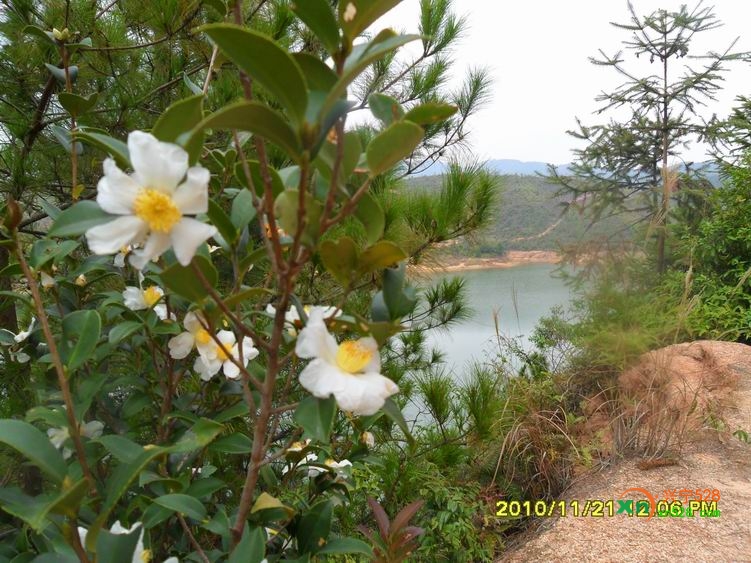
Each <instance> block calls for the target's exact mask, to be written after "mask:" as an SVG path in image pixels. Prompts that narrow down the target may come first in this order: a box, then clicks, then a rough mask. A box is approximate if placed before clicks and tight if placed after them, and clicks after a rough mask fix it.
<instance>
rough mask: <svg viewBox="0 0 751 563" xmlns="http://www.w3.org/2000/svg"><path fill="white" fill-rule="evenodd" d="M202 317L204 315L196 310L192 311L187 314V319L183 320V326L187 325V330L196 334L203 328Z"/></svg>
mask: <svg viewBox="0 0 751 563" xmlns="http://www.w3.org/2000/svg"><path fill="white" fill-rule="evenodd" d="M202 318H203V317H200V316H199V315H198V314H197V313H195V312H194V311H190V312H189V313H188V314H187V315H185V319H184V320H183V326H184V327H185V330H187V331H189V332H190V333H191V334H195V333H196V332H198V331H199V330H201V329H202V328H203V326H202V325H201V322H200V320H201V319H202Z"/></svg>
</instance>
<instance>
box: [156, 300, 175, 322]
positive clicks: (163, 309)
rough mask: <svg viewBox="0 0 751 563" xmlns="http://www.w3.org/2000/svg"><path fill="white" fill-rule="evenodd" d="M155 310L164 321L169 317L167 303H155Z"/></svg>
mask: <svg viewBox="0 0 751 563" xmlns="http://www.w3.org/2000/svg"><path fill="white" fill-rule="evenodd" d="M154 312H155V313H156V316H157V317H159V318H160V319H161V320H163V321H164V320H166V319H167V305H164V304H161V305H155V306H154ZM173 316H174V315H173Z"/></svg>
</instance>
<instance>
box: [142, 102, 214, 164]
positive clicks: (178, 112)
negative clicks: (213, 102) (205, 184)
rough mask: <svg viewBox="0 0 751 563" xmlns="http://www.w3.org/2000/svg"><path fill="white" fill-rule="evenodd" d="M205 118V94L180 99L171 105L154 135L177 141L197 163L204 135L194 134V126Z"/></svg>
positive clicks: (169, 140) (161, 118) (157, 125)
mask: <svg viewBox="0 0 751 563" xmlns="http://www.w3.org/2000/svg"><path fill="white" fill-rule="evenodd" d="M202 120H203V94H199V95H196V96H191V97H190V98H185V99H184V100H179V101H177V102H175V103H173V104H172V105H170V106H169V107H168V108H167V109H166V110H164V113H162V115H161V116H160V117H159V119H158V120H157V122H156V123H155V124H154V128H153V129H152V130H151V133H152V135H154V137H156V138H157V139H159V140H160V141H164V142H167V143H177V144H180V145H182V146H183V148H184V149H185V150H186V151H187V152H188V154H189V155H190V162H191V163H195V162H196V161H197V160H198V157H199V156H200V155H201V146H202V145H203V136H202V135H200V134H199V135H192V134H191V132H192V130H193V128H194V127H195V126H196V125H198V124H199V123H200V122H201V121H202Z"/></svg>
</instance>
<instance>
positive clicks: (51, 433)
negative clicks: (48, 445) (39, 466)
mask: <svg viewBox="0 0 751 563" xmlns="http://www.w3.org/2000/svg"><path fill="white" fill-rule="evenodd" d="M68 436H69V434H68V428H67V427H66V428H48V429H47V437H48V438H49V439H50V442H52V445H53V446H55V447H56V448H58V449H60V447H61V446H62V445H63V443H64V442H65V440H67V439H68Z"/></svg>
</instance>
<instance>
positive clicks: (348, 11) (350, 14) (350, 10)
mask: <svg viewBox="0 0 751 563" xmlns="http://www.w3.org/2000/svg"><path fill="white" fill-rule="evenodd" d="M343 15H344V21H346V22H351V21H352V20H353V19H355V16H356V15H357V8H355V5H354V4H353V3H352V2H350V3H349V4H347V7H346V8H344V14H343Z"/></svg>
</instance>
